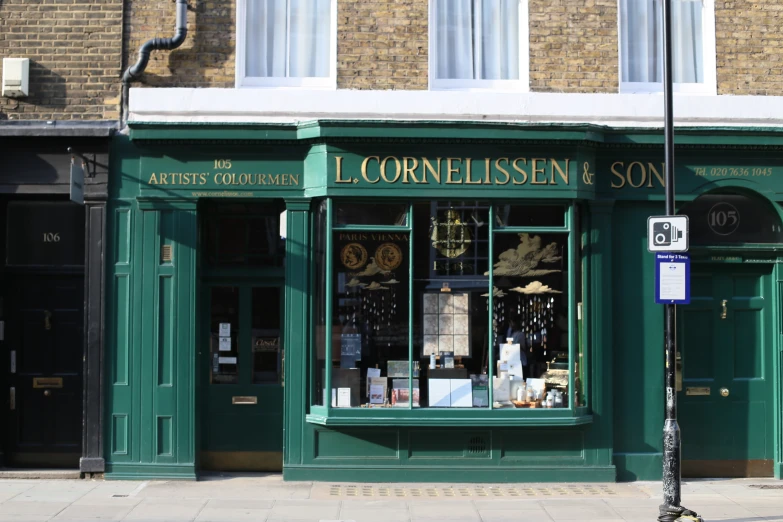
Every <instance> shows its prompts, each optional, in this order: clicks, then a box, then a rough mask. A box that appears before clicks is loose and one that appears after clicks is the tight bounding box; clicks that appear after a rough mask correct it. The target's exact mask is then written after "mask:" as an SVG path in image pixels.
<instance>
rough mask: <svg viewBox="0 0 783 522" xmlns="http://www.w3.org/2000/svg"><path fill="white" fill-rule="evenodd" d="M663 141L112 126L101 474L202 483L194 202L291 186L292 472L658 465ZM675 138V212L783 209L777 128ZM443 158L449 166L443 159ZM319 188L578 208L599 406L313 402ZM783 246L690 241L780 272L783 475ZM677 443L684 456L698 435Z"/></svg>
mask: <svg viewBox="0 0 783 522" xmlns="http://www.w3.org/2000/svg"><path fill="white" fill-rule="evenodd" d="M662 141H663V136H662V133H661V132H659V131H657V130H645V129H638V130H634V129H631V130H628V129H623V130H618V129H611V128H604V127H594V126H579V125H573V126H569V125H562V126H540V125H538V126H536V125H505V124H476V123H456V122H420V123H411V122H367V121H356V122H352V121H339V122H338V121H316V122H308V123H303V124H299V125H238V124H234V125H232V124H225V125H213V124H209V125H208V124H202V125H196V124H193V125H166V124H133V123H131V126H130V133H129V135H127V136H117V137H116V138H115V140H114V144H113V147H114V150H113V151H112V155H111V157H112V165H111V182H110V194H111V201H110V209H109V221H108V223H109V229H108V230H109V231H110V233H109V238H110V239H109V241H110V244H109V248H108V249H107V252H108V259H107V263H106V266H107V297H106V303H107V337H106V338H107V357H106V375H107V379H106V394H107V401H106V404H107V410H106V419H107V422H106V423H105V425H106V433H105V440H106V444H105V445H104V446H105V448H106V455H105V456H106V471H107V477H109V478H142V477H147V478H152V477H156V478H183V479H188V478H189V479H194V478H197V476H198V473H199V471H200V469H201V463H200V462H199V453H200V451H201V449H202V439H203V437H204V434H203V433H202V431H203V428H202V427H203V426H204V425H205V422H206V423H209V419H204V418H202V415H204V412H205V411H207V410H206V409H205V408H203V407H200V405H202V404H205V403H204V402H203V401H205V400H207V399H206V398H205V397H206V391H205V389H206V386H207V384H206V383H205V382H204V377H203V372H201V371H200V369H199V368H200V367H201V365H202V364H203V362H202V360H201V358H200V351H199V350H200V348H199V346H200V343H201V342H202V341H201V340H199V339H198V336H199V335H200V332H201V330H200V324H199V322H200V321H201V320H202V319H201V318H202V317H203V302H202V301H203V295H202V292H201V290H202V289H201V288H200V287H201V286H202V284H201V282H200V281H201V279H200V277H201V276H200V273H201V271H202V268H203V267H201V265H200V257H199V212H200V210H199V209H200V207H199V202H200V201H204V200H221V201H226V200H245V199H248V200H249V199H252V200H254V201H272V200H274V201H277V202H281V201H282V202H284V205H285V208H286V210H287V213H286V216H287V218H286V219H287V239H286V257H285V273H284V284H285V291H284V316H285V319H286V320H285V322H284V332H283V337H284V339H285V365H284V368H285V376H284V386H283V390H284V399H283V400H284V404H283V406H282V408H283V412H284V420H283V425H282V426H281V427H280V429H281V430H283V432H282V446H283V447H282V448H280V449H281V450H282V451H283V473H284V477H285V478H286V479H290V480H345V481H348V480H350V481H353V480H359V481H371V482H381V481H428V482H429V481H455V480H457V481H467V482H506V481H508V482H512V481H513V482H525V481H531V482H532V481H536V482H538V481H614V480H637V479H638V480H656V479H659V478H660V476H661V456H662V454H661V447H662V444H661V431H662V422H663V401H664V389H663V364H664V358H663V335H662V325H663V307H662V306H661V305H656V304H655V303H654V299H653V291H654V288H653V267H654V257H653V255H652V254H650V253H649V252H647V249H646V220H647V217H648V216H649V215H656V214H662V213H663V199H664V193H663V189H662V178H663V172H664V170H663V165H662V161H663V148H662ZM676 142H677V144H678V147H677V152H676V161H677V169H676V178H677V182H676V191H677V199H678V203H680V205H683V204H685V203H687V202H688V201H692V200H694V199H695V198H697V197H698V196H699V195H702V194H706V193H708V192H710V191H713V190H715V189H730V190H734V191H738V192H740V193H746V194H749V195H751V197H754V198H758V200H759V201H760V202H762V203H766V204H770V205H774V208H775V209H776V210H775V211H776V212H777V213H778V214H779V213H780V211H779V208H778V202H779V201H783V132H781V131H779V130H775V129H720V128H712V129H680V130H678V132H677V135H676ZM226 161H228V162H230V164H228V163H226ZM515 161H516V163H515ZM428 165H429V166H430V167H431V168H430V169H429V170H428ZM436 166H440V169H441V172H440V175H439V176H435V175H434V173H433V171H434V170H435V167H436ZM515 166H516V167H519V168H518V169H516V168H515ZM449 169H452V170H451V172H448V170H449ZM321 198H335V200H338V199H339V198H359V199H361V200H362V201H365V202H371V201H381V200H390V199H395V200H410V201H415V200H428V199H436V198H452V199H454V198H459V199H483V200H503V201H514V202H524V201H536V202H542V201H549V200H551V201H558V202H563V203H566V204H571V203H572V202H578V203H579V204H580V205H581V208H582V209H583V213H584V220H583V226H582V240H583V241H584V242H585V243H586V245H587V247H586V252H587V257H586V258H585V263H586V270H585V278H586V281H585V289H586V290H585V307H584V319H583V323H582V325H583V329H584V331H583V335H584V339H585V340H586V346H587V348H586V351H585V353H586V357H587V359H588V363H587V365H586V371H587V377H586V382H585V386H586V388H587V394H586V396H587V406H586V407H584V408H570V409H564V410H544V411H533V410H515V411H489V410H486V411H461V412H458V411H433V410H425V409H422V410H420V411H402V412H397V411H392V412H388V413H384V414H383V415H379V414H378V412H377V411H372V410H369V411H357V410H345V411H335V409H333V408H326V407H318V406H313V405H312V404H311V393H308V389H309V386H310V385H311V380H310V379H311V378H312V371H313V369H312V368H311V365H310V361H311V360H312V355H311V353H312V352H311V349H312V347H311V344H312V335H313V332H312V329H311V328H309V327H308V325H309V324H310V322H309V321H310V318H311V315H312V309H313V308H312V307H313V270H314V269H313V234H314V225H313V214H314V213H313V201H317V200H319V199H321ZM164 246H171V247H172V256H171V260H170V261H164V260H163V259H162V257H161V248H162V247H164ZM780 248H783V244H777V245H770V244H738V245H732V246H724V247H709V246H705V247H700V248H694V249H692V254H693V260H694V261H693V262H694V266H695V267H698V269H699V270H700V272H699V273H701V274H707V275H710V274H712V273H713V272H716V273H717V271H719V270H722V269H723V268H721V267H723V265H725V264H726V263H727V262H728V261H727V259H728V260H730V261H731V262H737V260H739V262H743V261H746V262H747V264H751V263H752V264H758V265H759V266H761V265H763V266H764V267H766V269H765V270H762V272H760V274H761V275H759V278H760V279H758V281H760V282H759V283H758V285H761V286H759V287H758V288H761V287H762V286H763V292H764V293H763V299H764V300H765V303H766V306H765V308H764V313H765V314H768V316H765V317H766V318H765V319H764V322H763V325H764V326H763V328H764V332H765V333H764V336H765V337H764V339H763V341H760V342H763V343H764V350H765V351H764V352H763V353H764V356H763V357H764V359H763V361H761V362H759V365H758V368H761V370H759V371H763V373H764V380H765V383H766V384H764V385H763V386H762V387H761V392H755V393H761V397H762V398H761V400H762V402H764V405H763V407H762V409H761V410H760V411H762V413H756V414H753V415H757V416H758V415H760V416H762V417H763V418H764V419H765V420H766V422H767V424H766V426H767V428H765V430H766V431H765V432H764V434H763V437H762V439H763V440H764V444H762V446H763V448H762V449H761V450H759V451H761V456H760V457H759V456H758V455H756V453H758V451H757V452H756V453H754V455H753V456H752V457H748V458H754V459H756V458H761V459H763V460H771V461H773V462H774V475H775V476H776V477H778V478H780V477H781V473H783V468H782V466H783V451H782V446H783V438H782V437H783V435H782V434H781V404H782V403H781V401H782V400H783V397H781V393H782V392H781V389H783V387H782V386H781V359H782V358H783V352H782V351H781V349H782V348H783V345H781V342H780V335H781V334H782V333H783V332H781V331H780V328H781V327H780V323H781V321H780V313H781V309H783V307H781V303H780V300H781V298H782V297H783V294H782V293H781V290H783V272H782V271H781V268H780V266H781V265H780V264H779V263H781V261H783V256H780V257H779V254H780V252H779V250H780ZM711 267H715V270H712V268H711ZM759 291H761V290H759ZM759 295H761V294H759ZM759 324H762V323H759ZM741 327H742V326H741V325H740V326H737V327H736V328H741ZM754 368H756V367H755V366H754ZM276 407H277V406H276ZM757 409H758V408H757ZM681 411H682V410H681ZM754 411H755V410H754ZM748 415H751V414H748ZM754 419H756V417H753V418H752V419H750V420H754ZM683 424H684V426H689V424H688V422H687V421H684V423H683ZM258 436H259V437H261V438H265V437H268V436H269V435H268V434H266V435H265V434H259V435H258ZM477 437H478V438H480V439H481V440H483V441H485V443H486V444H485V447H484V448H482V449H481V451H470V450H469V449H468V448H469V445H470V444H469V441H470V440H472V439H475V438H477ZM700 437H701V435H700ZM271 438H272V439H280V434H279V433H278V434H275V435H274V436H273V437H271ZM694 438H696V437H694ZM683 439H684V443H683V444H684V448H685V450H684V451H685V453H686V454H687V452H688V451H689V450H688V431H687V429H686V430H685V431H684V434H683ZM756 439H758V437H756V438H755V439H754V440H756ZM699 440H701V439H699ZM754 451H755V450H754ZM455 472H463V473H455Z"/></svg>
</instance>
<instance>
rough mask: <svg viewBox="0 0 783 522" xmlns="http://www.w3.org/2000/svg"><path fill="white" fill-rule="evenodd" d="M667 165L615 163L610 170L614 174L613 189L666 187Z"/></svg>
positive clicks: (634, 162) (637, 162)
mask: <svg viewBox="0 0 783 522" xmlns="http://www.w3.org/2000/svg"><path fill="white" fill-rule="evenodd" d="M665 166H666V164H665V163H663V162H661V163H660V164H658V165H656V164H655V163H652V162H649V161H648V162H646V163H643V162H641V161H631V162H628V163H625V162H622V161H615V162H614V163H612V166H611V167H610V168H609V170H610V171H611V173H612V181H611V187H612V188H613V189H621V188H624V187H632V188H655V187H665V186H666V180H665V178H664V174H663V173H664V169H665Z"/></svg>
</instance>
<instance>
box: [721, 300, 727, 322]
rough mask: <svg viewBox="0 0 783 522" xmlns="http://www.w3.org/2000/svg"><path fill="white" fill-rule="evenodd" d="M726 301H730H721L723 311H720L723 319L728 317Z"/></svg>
mask: <svg viewBox="0 0 783 522" xmlns="http://www.w3.org/2000/svg"><path fill="white" fill-rule="evenodd" d="M726 303H728V301H727V300H725V299H724V300H723V301H721V302H720V306H721V309H722V310H721V313H720V318H721V319H726V313H727V311H726Z"/></svg>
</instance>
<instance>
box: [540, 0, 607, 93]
mask: <svg viewBox="0 0 783 522" xmlns="http://www.w3.org/2000/svg"><path fill="white" fill-rule="evenodd" d="M617 6H618V2H617V0H529V17H530V90H531V91H540V92H617V91H618V88H619V83H618V82H619V80H618V74H619V72H618V71H619V62H618V54H617V53H618V50H617V48H618V34H617V8H618V7H617Z"/></svg>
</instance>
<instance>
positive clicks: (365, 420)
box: [305, 408, 593, 427]
mask: <svg viewBox="0 0 783 522" xmlns="http://www.w3.org/2000/svg"><path fill="white" fill-rule="evenodd" d="M314 409H315V408H314ZM317 409H318V410H323V411H318V412H313V413H310V414H308V415H307V416H306V417H305V420H306V421H307V422H308V423H310V424H315V425H318V426H497V427H502V426H580V425H584V424H591V423H592V422H593V416H592V415H589V414H582V415H573V414H572V412H571V410H568V409H557V410H536V411H533V410H521V411H520V410H483V411H475V410H473V409H464V410H463V409H444V410H440V409H438V410H434V409H424V410H392V409H391V408H383V409H380V408H379V409H377V410H376V409H372V410H365V409H358V408H355V409H345V410H337V411H335V410H334V409H332V410H331V412H330V413H326V410H325V408H317ZM580 409H581V408H580ZM388 410H390V411H388ZM579 413H581V412H579Z"/></svg>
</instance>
